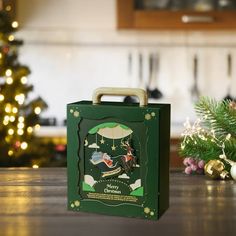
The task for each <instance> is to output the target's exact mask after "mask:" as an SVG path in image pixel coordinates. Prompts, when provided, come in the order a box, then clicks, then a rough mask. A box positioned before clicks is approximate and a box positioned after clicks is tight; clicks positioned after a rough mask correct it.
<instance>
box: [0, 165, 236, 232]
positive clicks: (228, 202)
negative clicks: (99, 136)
mask: <svg viewBox="0 0 236 236" xmlns="http://www.w3.org/2000/svg"><path fill="white" fill-rule="evenodd" d="M0 235H1V236H18V235H19V236H25V235H26V236H28V235H30V236H37V235H42V236H45V235H52V236H53V235H56V236H60V235H63V236H73V235H78V236H83V235H88V236H90V235H95V236H97V235H102V236H106V235H111V236H116V235H129V236H130V235H131V236H137V235H145V236H149V235H160V236H167V235H181V236H185V235H187V236H192V235H197V236H204V235H206V236H210V235H214V236H217V235H221V236H224V235H236V182H234V181H232V180H231V181H212V180H210V179H208V178H207V177H205V176H186V175H184V174H183V173H180V172H171V178H170V208H169V210H168V211H167V212H166V214H165V215H163V216H162V218H161V219H160V220H159V221H147V220H141V219H132V218H122V217H108V216H104V215H96V214H89V213H81V212H69V211H67V210H66V169H64V168H45V169H43V168H41V169H0Z"/></svg>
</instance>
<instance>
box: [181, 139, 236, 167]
mask: <svg viewBox="0 0 236 236" xmlns="http://www.w3.org/2000/svg"><path fill="white" fill-rule="evenodd" d="M183 145H184V146H182V148H181V149H180V151H179V154H180V155H181V156H183V157H187V156H189V157H194V158H199V159H201V160H204V161H206V162H207V161H209V160H212V159H218V158H219V155H221V154H222V148H221V147H219V146H218V145H217V144H216V143H215V142H213V141H212V139H211V137H210V136H208V137H207V138H206V140H203V139H201V138H200V137H198V136H197V135H194V136H192V137H191V138H190V137H188V139H187V140H186V141H185V143H184V144H183ZM225 153H226V156H227V157H228V158H229V159H230V160H232V161H236V139H233V138H231V139H230V141H227V142H225Z"/></svg>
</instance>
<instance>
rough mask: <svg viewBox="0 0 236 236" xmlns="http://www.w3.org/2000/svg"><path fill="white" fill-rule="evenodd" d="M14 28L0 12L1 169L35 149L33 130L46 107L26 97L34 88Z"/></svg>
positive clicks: (37, 99)
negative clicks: (10, 161)
mask: <svg viewBox="0 0 236 236" xmlns="http://www.w3.org/2000/svg"><path fill="white" fill-rule="evenodd" d="M17 27H18V23H17V22H16V21H12V20H11V19H10V18H9V16H8V14H7V12H5V11H0V166H4V165H7V164H6V163H8V162H9V158H13V159H14V158H19V157H20V156H22V154H24V153H29V152H30V151H32V150H33V149H35V147H34V144H33V142H34V141H35V137H34V130H35V129H37V127H38V126H39V125H38V121H39V115H40V113H41V111H43V110H44V109H45V108H46V107H47V105H46V103H45V102H44V101H43V100H42V99H41V98H40V97H38V98H36V99H33V100H30V99H29V98H28V94H29V93H30V92H31V91H33V86H32V85H30V84H29V83H28V76H29V74H30V70H29V68H28V67H27V66H25V65H22V64H20V62H19V61H18V48H19V46H21V45H22V43H23V42H22V41H20V40H16V39H15V37H14V34H13V33H14V31H15V30H16V28H17Z"/></svg>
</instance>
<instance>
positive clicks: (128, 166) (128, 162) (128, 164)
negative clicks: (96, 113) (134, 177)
mask: <svg viewBox="0 0 236 236" xmlns="http://www.w3.org/2000/svg"><path fill="white" fill-rule="evenodd" d="M121 146H122V147H124V148H125V149H126V151H127V154H126V155H123V156H122V157H121V160H122V164H123V168H124V170H125V173H129V172H130V171H131V170H132V169H133V167H135V165H136V158H135V156H134V155H133V153H132V152H133V150H134V149H133V148H132V147H131V146H130V144H129V142H128V141H125V142H121Z"/></svg>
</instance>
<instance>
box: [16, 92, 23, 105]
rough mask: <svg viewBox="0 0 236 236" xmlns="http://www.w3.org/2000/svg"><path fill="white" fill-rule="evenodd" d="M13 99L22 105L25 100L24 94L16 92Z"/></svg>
mask: <svg viewBox="0 0 236 236" xmlns="http://www.w3.org/2000/svg"><path fill="white" fill-rule="evenodd" d="M15 100H16V101H17V102H18V103H19V104H20V105H22V104H23V103H24V101H25V95H24V94H23V93H20V94H17V95H16V96H15Z"/></svg>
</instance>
